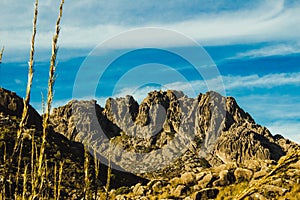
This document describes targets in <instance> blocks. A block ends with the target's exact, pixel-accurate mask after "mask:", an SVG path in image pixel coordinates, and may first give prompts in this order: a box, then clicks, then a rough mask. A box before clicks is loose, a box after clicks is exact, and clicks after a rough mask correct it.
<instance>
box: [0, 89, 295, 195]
mask: <svg viewBox="0 0 300 200" xmlns="http://www.w3.org/2000/svg"><path fill="white" fill-rule="evenodd" d="M22 108H23V101H22V99H21V98H20V97H18V96H17V95H16V94H15V93H13V92H10V91H8V90H5V89H2V88H1V89H0V164H1V166H3V168H2V169H1V170H0V176H1V177H3V173H4V168H5V166H6V165H5V162H6V160H7V158H8V157H9V156H10V155H11V152H12V151H13V145H14V141H15V138H16V132H17V129H18V123H19V121H20V116H21V113H22ZM50 121H51V127H50V128H49V134H48V137H47V148H46V157H47V166H48V167H47V168H49V171H48V172H47V175H46V176H45V179H46V180H45V181H46V183H47V184H46V189H45V191H44V192H45V193H46V194H48V195H50V196H51V195H52V194H53V183H54V182H55V180H56V179H54V177H56V175H55V176H53V175H52V174H53V173H54V174H55V170H54V168H53V167H54V166H55V165H58V164H60V163H64V164H63V166H64V168H63V169H64V170H63V177H62V183H61V185H62V186H61V191H62V197H63V198H67V199H70V198H72V199H81V198H83V197H84V196H86V193H87V189H86V185H87V183H86V182H87V180H89V182H90V183H89V184H90V186H89V189H90V190H92V191H93V192H95V194H94V196H93V197H91V196H90V198H92V199H185V200H189V199H224V198H227V199H278V198H279V197H282V198H283V199H284V198H288V199H297V198H299V196H297V195H295V194H297V193H299V192H300V167H299V158H300V154H299V151H300V150H299V145H298V144H296V143H294V142H291V141H290V140H288V139H286V138H284V137H282V136H280V135H275V136H273V135H272V134H271V133H270V131H269V130H268V129H267V128H265V127H263V126H261V125H258V124H256V122H255V121H254V119H253V118H252V117H251V116H250V115H249V114H248V113H247V112H245V111H244V110H243V109H241V108H240V107H239V106H238V104H237V102H236V101H235V99H234V98H232V97H223V96H221V95H220V94H218V93H216V92H207V93H205V94H199V95H198V96H197V97H196V98H189V97H187V96H186V95H184V94H183V93H182V92H178V91H170V90H169V91H153V92H150V93H149V94H148V95H147V97H146V98H145V99H144V100H143V101H142V102H141V103H140V104H139V103H138V102H137V101H136V100H135V99H134V98H133V97H132V96H126V97H122V98H116V99H113V98H109V99H108V100H107V101H106V104H105V106H104V107H101V106H100V105H98V104H97V102H96V101H95V100H86V101H78V100H72V101H70V102H69V103H68V104H67V105H65V106H61V107H58V108H55V109H53V112H52V114H51V119H50ZM41 129H42V117H41V116H40V115H39V114H38V113H37V112H36V111H35V110H34V109H33V108H32V107H30V109H29V118H28V123H27V126H26V133H28V134H27V136H28V137H25V139H24V144H23V148H24V150H23V152H21V154H22V156H21V157H22V162H21V165H20V163H18V162H17V161H16V162H14V163H13V167H12V169H11V170H10V176H9V177H10V178H9V182H7V183H6V186H7V188H6V191H10V192H8V193H7V195H10V194H13V193H14V191H15V190H17V191H19V192H20V191H22V189H16V188H22V184H20V183H21V182H22V181H24V179H23V178H22V177H24V176H23V174H24V173H25V172H24V170H25V166H26V163H30V160H31V155H30V154H31V149H32V147H31V144H33V143H32V139H34V141H35V143H36V148H37V150H36V151H38V149H39V147H40V143H41ZM33 133H34V134H33ZM32 136H34V138H32ZM83 144H84V145H83ZM84 146H85V148H84ZM85 149H86V150H89V151H88V160H89V165H88V167H87V169H88V170H86V163H85V160H86V159H87V155H85V154H86V153H85ZM95 161H96V162H95ZM97 161H100V163H101V165H100V173H99V175H98V176H97V175H96V165H95V163H97ZM22 163H24V164H22ZM108 164H109V165H110V166H111V167H112V173H111V174H110V173H109V171H108V168H107V165H108ZM29 170H30V167H29ZM17 174H22V176H21V178H19V179H20V180H19V182H16V180H18V179H16V177H17ZM87 175H88V177H89V178H88V179H86V176H87ZM108 176H109V177H110V186H111V190H110V191H109V194H108V196H105V195H104V196H103V193H105V190H104V188H105V185H106V183H107V180H108ZM28 179H29V180H30V179H31V176H30V175H28ZM1 180H2V179H1ZM0 182H1V181H0ZM18 185H20V186H18ZM28 187H29V188H28V190H30V186H28ZM54 191H55V190H54Z"/></svg>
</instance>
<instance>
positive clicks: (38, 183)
mask: <svg viewBox="0 0 300 200" xmlns="http://www.w3.org/2000/svg"><path fill="white" fill-rule="evenodd" d="M63 4H64V0H62V1H61V3H60V7H59V15H58V18H57V21H56V27H55V33H54V36H53V40H52V55H51V59H50V67H49V79H48V95H47V105H46V110H45V115H44V118H43V136H42V144H41V148H40V153H39V159H38V169H37V177H36V184H35V185H36V186H37V187H38V188H43V181H41V180H42V178H43V177H42V176H43V163H44V160H45V148H46V137H47V132H48V126H49V118H50V111H51V105H52V101H53V87H54V82H55V67H56V66H55V65H56V56H57V51H58V44H57V42H58V37H59V32H60V20H61V17H62V12H63Z"/></svg>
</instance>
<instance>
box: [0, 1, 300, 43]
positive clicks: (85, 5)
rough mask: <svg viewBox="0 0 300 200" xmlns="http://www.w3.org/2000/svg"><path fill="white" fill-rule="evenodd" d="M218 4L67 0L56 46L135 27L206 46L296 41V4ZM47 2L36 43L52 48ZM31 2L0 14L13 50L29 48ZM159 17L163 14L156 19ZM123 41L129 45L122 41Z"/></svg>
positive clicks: (96, 40) (52, 9) (52, 18)
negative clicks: (180, 36)
mask: <svg viewBox="0 0 300 200" xmlns="http://www.w3.org/2000/svg"><path fill="white" fill-rule="evenodd" d="M220 2H221V3H218V4H217V5H211V4H210V3H207V2H206V1H205V2H204V1H203V2H201V3H200V2H197V1H195V2H191V3H186V2H184V1H179V0H178V1H174V2H173V1H172V3H162V2H160V3H159V4H157V3H154V2H151V3H150V2H148V1H144V2H143V3H137V5H135V6H133V5H131V4H126V2H125V3H124V2H123V3H122V2H120V1H112V2H111V3H108V4H106V3H105V4H104V3H101V2H99V1H95V0H90V1H88V2H69V3H66V9H65V14H64V17H63V21H62V23H63V24H62V31H61V40H60V44H61V46H63V47H69V48H82V47H90V48H92V47H94V46H96V45H97V44H99V43H100V42H102V41H103V40H106V39H108V38H110V37H111V36H113V35H115V34H118V33H120V32H122V31H127V30H129V29H133V28H139V27H162V28H169V29H174V30H176V31H179V32H181V33H183V34H186V35H187V36H189V37H192V38H194V39H196V40H197V41H199V42H200V43H202V44H205V45H218V44H233V43H245V42H247V43H251V42H261V41H282V40H283V41H286V40H288V41H290V40H292V41H294V40H296V41H299V40H300V36H299V34H298V33H299V32H300V27H299V26H298V24H299V20H300V14H299V13H300V12H299V11H300V5H299V4H296V5H294V6H293V7H286V6H285V2H284V1H283V0H278V1H254V2H253V1H249V2H248V1H246V3H244V4H242V3H240V4H237V5H235V3H236V2H235V3H228V1H220ZM19 4H20V5H23V6H19ZM48 4H49V2H48V3H47V2H46V3H44V4H42V6H41V10H40V13H41V15H40V16H39V20H38V21H39V26H38V35H37V46H39V47H44V48H47V47H49V46H50V42H51V37H52V32H53V31H52V29H53V27H54V22H55V17H56V15H57V13H56V9H55V5H52V6H49V5H48ZM200 4H201V6H200ZM31 6H32V5H30V4H24V3H21V2H20V3H17V2H14V3H11V2H8V1H4V4H3V5H2V6H1V8H2V9H1V12H0V13H1V14H3V15H4V17H5V18H4V20H2V22H3V24H2V27H1V30H0V34H1V35H2V37H1V38H2V39H1V40H0V42H1V43H3V44H6V45H7V46H9V47H11V48H17V47H27V46H28V43H29V42H28V41H29V40H30V34H31V28H30V27H31V18H32V12H30V11H31V10H32V9H30V8H31ZM5 7H7V9H5ZM193 8H194V9H193ZM196 8H197V9H196ZM201 8H203V9H201ZM223 8H225V9H223ZM226 8H227V9H226ZM12 10H13V11H15V12H12ZM21 10H22V12H20V11H21ZM162 10H164V12H162ZM25 11H26V12H25ZM161 15H163V17H155V16H161ZM1 16H2V15H1ZM187 16H188V17H187ZM11 20H13V21H11ZM52 25H53V26H52ZM291 30H293V31H291ZM3 38H5V39H3ZM145 39H147V38H145ZM139 42H142V39H141V40H140V41H139ZM154 42H155V41H154ZM174 42H175V43H176V41H174ZM160 43H161V40H157V42H156V45H158V46H159V45H160ZM122 45H123V46H125V45H129V46H130V45H132V44H129V43H128V44H127V43H126V41H123V44H122ZM179 45H181V44H179Z"/></svg>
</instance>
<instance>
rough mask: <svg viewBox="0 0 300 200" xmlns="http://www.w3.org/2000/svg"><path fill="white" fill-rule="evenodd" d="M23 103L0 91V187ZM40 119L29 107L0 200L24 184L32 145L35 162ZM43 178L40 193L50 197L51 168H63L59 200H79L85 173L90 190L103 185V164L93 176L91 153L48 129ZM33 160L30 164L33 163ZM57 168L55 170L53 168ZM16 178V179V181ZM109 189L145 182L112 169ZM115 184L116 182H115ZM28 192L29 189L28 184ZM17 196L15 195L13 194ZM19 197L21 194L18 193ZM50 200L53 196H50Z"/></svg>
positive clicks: (92, 157) (105, 177)
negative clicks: (61, 166) (19, 147)
mask: <svg viewBox="0 0 300 200" xmlns="http://www.w3.org/2000/svg"><path fill="white" fill-rule="evenodd" d="M22 109H23V100H22V98H20V97H19V96H17V95H16V93H14V92H11V91H9V90H6V89H3V88H0V166H1V168H0V184H3V180H4V177H5V168H6V167H7V163H8V162H9V158H10V156H11V155H12V152H13V151H14V144H15V141H16V135H17V131H18V127H19V123H20V118H21V115H22ZM41 130H42V117H41V116H40V115H39V114H38V112H37V111H36V110H34V108H32V107H31V106H30V107H29V117H28V120H27V125H26V127H25V130H24V132H23V134H24V139H23V142H22V147H21V150H20V149H19V150H18V151H17V152H16V155H17V156H16V157H15V158H14V159H13V163H12V166H10V169H9V171H8V172H9V176H8V177H9V179H8V180H6V181H7V182H6V183H4V185H5V191H6V193H5V196H6V197H3V196H2V194H3V190H1V192H0V194H1V195H0V199H15V195H16V191H18V190H19V192H20V189H19V188H20V187H21V188H22V187H23V186H22V183H23V181H24V178H23V177H24V170H25V166H26V165H27V167H28V169H27V173H28V171H29V170H31V167H29V166H31V159H32V157H31V152H32V144H34V145H35V152H34V158H37V156H38V151H39V148H40V146H41V140H42V137H41V136H42V131H41ZM45 151H46V153H45V155H46V158H47V159H46V163H47V166H46V169H47V172H46V175H45V179H46V180H45V188H44V189H43V191H44V192H45V194H47V196H49V195H50V197H51V195H53V184H54V182H55V179H54V175H53V174H57V173H58V172H57V171H54V166H55V165H56V166H59V165H60V164H63V174H62V178H61V179H62V181H61V186H60V187H61V197H62V198H64V199H71V198H73V199H74V198H75V199H80V198H83V197H84V195H85V191H84V185H85V184H82V183H84V180H85V169H87V170H88V172H89V173H90V175H89V177H90V184H91V185H92V186H91V190H94V189H95V188H100V189H101V187H103V185H105V184H106V181H107V175H108V172H107V170H108V167H107V166H106V165H104V164H101V163H100V165H99V175H98V177H96V175H95V160H94V156H93V155H92V153H90V152H88V153H87V155H86V154H85V148H84V146H83V145H82V144H81V143H79V142H74V141H71V140H69V139H68V138H66V137H65V136H64V135H62V134H60V133H57V132H55V131H54V130H53V128H52V127H49V129H48V135H47V144H46V150H45ZM85 159H88V160H89V161H88V163H89V164H88V167H86V166H85V165H86V164H85V163H84V162H85ZM37 162H38V161H37V159H36V160H34V163H37ZM57 168H58V167H57ZM18 174H19V175H20V177H19V178H17V177H18ZM111 175H112V179H111V184H110V187H111V188H118V187H121V186H131V185H134V184H136V183H139V182H140V183H145V182H147V180H146V179H143V178H141V177H137V176H135V175H133V174H131V173H127V172H124V171H118V170H115V169H113V170H112V172H111ZM31 179H32V176H31V175H28V178H27V180H31ZM116 180H117V181H116ZM27 187H28V191H30V187H31V185H30V184H29V183H28V186H27ZM17 193H18V192H17ZM21 194H22V193H21ZM13 196H14V197H13ZM52 197H53V196H52Z"/></svg>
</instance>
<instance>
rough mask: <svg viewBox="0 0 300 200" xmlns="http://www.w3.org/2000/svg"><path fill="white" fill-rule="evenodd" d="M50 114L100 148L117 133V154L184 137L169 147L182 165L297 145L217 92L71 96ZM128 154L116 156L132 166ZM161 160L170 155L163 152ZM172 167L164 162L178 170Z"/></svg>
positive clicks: (271, 155)
mask: <svg viewBox="0 0 300 200" xmlns="http://www.w3.org/2000/svg"><path fill="white" fill-rule="evenodd" d="M83 108H84V109H83ZM79 116H80V117H79ZM51 119H52V124H53V127H54V130H56V131H57V132H59V133H61V134H64V135H65V136H66V137H68V138H69V139H72V140H75V141H78V142H82V141H83V140H85V141H86V139H87V138H90V139H91V138H93V139H92V140H90V141H89V143H93V144H94V145H95V146H100V152H101V145H102V144H103V143H104V141H105V138H106V136H107V138H113V143H114V144H115V149H119V152H115V154H121V153H123V152H135V153H148V154H151V153H152V152H156V151H157V150H158V149H162V148H164V147H168V146H172V145H173V144H172V142H174V141H177V140H176V138H177V139H178V138H179V139H180V140H182V141H185V142H181V143H178V144H177V145H173V146H172V148H170V149H168V150H169V151H170V152H171V153H170V152H168V154H167V156H168V157H172V156H173V154H174V155H176V156H177V155H179V154H180V156H178V157H180V158H179V160H178V157H176V159H177V160H176V159H175V156H174V160H172V162H170V163H173V162H176V161H177V162H178V164H179V165H180V163H181V165H186V164H187V163H186V161H185V160H190V161H191V163H198V165H199V167H201V162H198V161H199V160H202V163H204V165H209V166H218V165H221V164H226V163H231V162H238V163H243V162H244V161H247V160H251V159H256V160H274V161H278V160H279V158H280V157H281V156H283V155H285V154H286V153H287V152H288V151H289V149H292V147H293V146H295V145H296V144H294V143H293V142H291V141H289V140H287V139H285V138H283V137H282V136H278V135H277V136H273V135H272V134H271V133H270V131H269V130H268V129H267V128H265V127H263V126H260V125H258V124H256V123H255V121H254V120H253V118H252V117H251V116H250V115H249V114H248V113H246V112H245V111H244V110H243V109H241V108H240V107H239V106H238V105H237V103H236V101H235V99H234V98H232V97H223V96H221V95H220V94H218V93H215V92H207V93H206V94H199V95H198V97H197V98H188V97H187V96H185V95H184V94H183V93H182V92H177V91H165V92H163V91H153V92H150V93H149V94H148V96H147V97H146V98H145V99H144V100H143V101H142V102H141V104H140V105H139V104H138V103H137V102H136V101H135V100H134V98H133V97H132V96H126V97H124V98H116V99H113V98H109V99H108V100H107V102H106V105H105V107H104V108H101V107H100V106H99V105H98V104H97V103H96V101H72V102H70V103H68V104H67V105H66V106H63V107H59V108H56V109H54V111H53V114H52V115H51ZM99 124H100V125H99ZM108 133H109V134H108ZM178 145H181V146H179V147H180V148H181V149H178ZM102 146H103V145H102ZM173 147H174V148H173ZM102 148H103V149H107V148H108V146H107V145H106V146H103V147H102ZM172 153H173V154H172ZM104 154H105V153H104ZM129 155H133V154H129ZM155 155H156V154H155ZM156 156H159V155H156ZM123 157H124V156H123ZM187 157H188V158H187ZM152 158H153V157H151V156H149V157H143V159H149V161H146V162H150V160H151V159H152ZM128 159H130V158H128ZM128 159H127V158H126V159H124V161H122V158H121V160H120V158H112V160H113V161H115V162H116V163H117V164H119V165H122V166H125V168H126V167H128V168H127V169H129V170H134V169H131V168H130V166H126V163H125V162H128ZM157 162H158V163H159V164H161V163H160V162H168V160H166V158H164V157H161V158H160V159H158V160H157ZM152 164H153V165H154V163H152ZM154 166H155V165H154ZM172 166H174V165H171V167H170V166H164V167H167V168H169V170H170V171H172V170H173V171H174V170H175V169H171V168H172ZM134 167H137V166H134ZM175 167H178V165H176V166H175ZM202 167H203V166H202ZM187 168H188V167H187ZM190 168H192V169H195V167H193V166H191V167H190ZM155 169H157V166H155ZM141 171H142V170H141ZM152 171H153V170H152ZM154 173H155V172H154ZM178 173H180V172H178ZM178 173H175V172H174V174H178Z"/></svg>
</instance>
